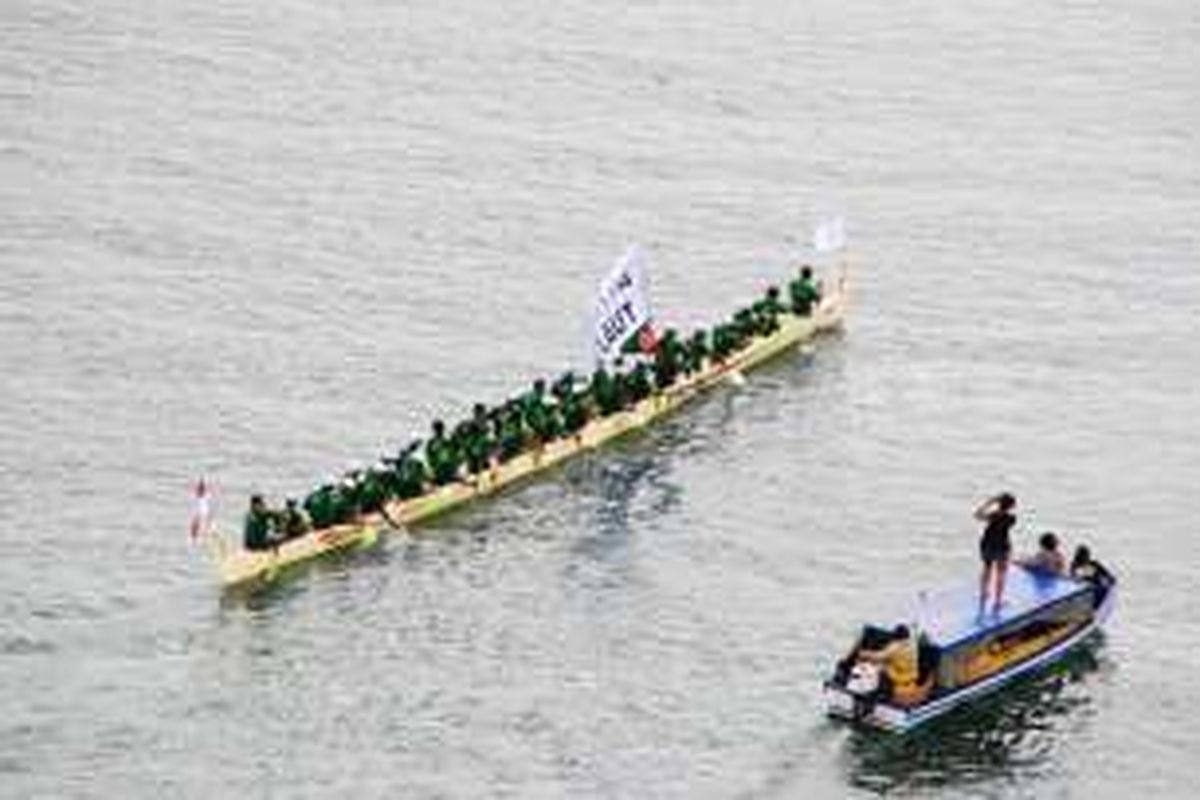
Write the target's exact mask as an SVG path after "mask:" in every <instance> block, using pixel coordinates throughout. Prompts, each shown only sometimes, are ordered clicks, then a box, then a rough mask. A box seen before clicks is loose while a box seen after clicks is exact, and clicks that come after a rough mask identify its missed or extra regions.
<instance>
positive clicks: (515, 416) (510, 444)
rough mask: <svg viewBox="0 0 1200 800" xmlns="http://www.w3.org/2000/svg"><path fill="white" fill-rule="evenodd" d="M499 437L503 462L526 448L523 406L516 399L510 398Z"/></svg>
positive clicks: (501, 418) (502, 417)
mask: <svg viewBox="0 0 1200 800" xmlns="http://www.w3.org/2000/svg"><path fill="white" fill-rule="evenodd" d="M497 439H499V442H500V461H501V462H505V461H510V460H512V459H514V458H516V457H517V456H519V455H520V454H521V451H522V450H524V449H525V423H524V419H523V416H522V414H521V406H520V404H519V403H518V402H517V401H515V400H510V401H509V402H508V404H507V405H506V406H505V408H504V411H503V413H502V415H501V417H500V432H499V434H498V435H497Z"/></svg>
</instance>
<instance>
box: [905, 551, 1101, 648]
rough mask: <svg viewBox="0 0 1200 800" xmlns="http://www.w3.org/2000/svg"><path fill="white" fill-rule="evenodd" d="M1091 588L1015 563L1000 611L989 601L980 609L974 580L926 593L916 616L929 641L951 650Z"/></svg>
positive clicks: (1010, 572) (1081, 583) (1009, 574)
mask: <svg viewBox="0 0 1200 800" xmlns="http://www.w3.org/2000/svg"><path fill="white" fill-rule="evenodd" d="M1090 591H1091V587H1090V585H1089V584H1086V583H1083V582H1081V581H1077V580H1074V579H1073V578H1066V577H1059V576H1055V575H1047V574H1044V573H1035V572H1032V571H1030V570H1028V569H1025V568H1023V567H1019V566H1016V565H1014V566H1013V567H1011V568H1010V569H1009V570H1008V575H1007V580H1006V581H1005V586H1004V602H1003V603H1002V605H1001V606H1000V611H999V613H993V612H992V607H991V602H990V601H989V603H988V605H987V606H986V608H985V609H984V611H983V613H982V614H981V613H980V608H979V584H978V583H977V582H971V583H970V584H969V585H963V586H961V587H956V588H954V589H950V590H946V591H942V592H937V593H933V594H927V595H925V596H923V597H922V599H921V601H919V602H918V604H917V608H916V611H915V614H914V615H913V619H915V620H916V622H917V625H918V627H919V628H920V630H921V631H922V632H924V634H925V635H926V636H927V637H928V638H929V641H930V642H932V643H933V644H935V645H937V646H938V647H940V648H942V649H943V650H949V649H952V648H955V647H959V646H961V645H963V644H966V643H967V642H970V641H972V640H974V639H978V638H980V637H982V636H985V635H987V634H989V633H992V632H994V631H997V630H999V629H1002V628H1008V627H1011V623H1013V622H1015V621H1017V620H1019V619H1021V618H1022V617H1026V616H1030V615H1032V614H1033V613H1034V612H1037V611H1039V610H1041V609H1043V608H1046V607H1048V606H1051V605H1055V604H1058V603H1060V602H1062V601H1064V600H1066V599H1067V598H1070V597H1075V596H1077V595H1081V594H1086V593H1088V592H1090Z"/></svg>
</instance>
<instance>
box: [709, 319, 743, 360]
mask: <svg viewBox="0 0 1200 800" xmlns="http://www.w3.org/2000/svg"><path fill="white" fill-rule="evenodd" d="M736 347H737V337H736V335H735V334H734V332H733V325H732V324H731V323H727V322H723V323H721V324H720V325H718V326H717V327H716V328H714V329H713V357H714V358H716V360H717V361H724V360H725V359H727V358H728V357H729V355H730V353H732V352H733V351H734V350H735V349H736Z"/></svg>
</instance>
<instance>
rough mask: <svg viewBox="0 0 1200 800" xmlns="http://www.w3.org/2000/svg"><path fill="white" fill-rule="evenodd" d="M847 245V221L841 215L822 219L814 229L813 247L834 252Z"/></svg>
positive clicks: (821, 251)
mask: <svg viewBox="0 0 1200 800" xmlns="http://www.w3.org/2000/svg"><path fill="white" fill-rule="evenodd" d="M845 246H846V223H845V221H844V220H843V219H842V218H841V217H833V218H832V219H826V220H822V221H821V223H820V224H819V225H817V228H816V230H814V231H813V249H814V250H816V251H817V252H818V253H832V252H834V251H835V250H841V249H842V248H843V247H845Z"/></svg>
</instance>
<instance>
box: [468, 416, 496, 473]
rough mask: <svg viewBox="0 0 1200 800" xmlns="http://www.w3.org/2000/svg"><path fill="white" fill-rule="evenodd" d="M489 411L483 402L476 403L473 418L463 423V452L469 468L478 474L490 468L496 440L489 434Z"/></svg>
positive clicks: (471, 471)
mask: <svg viewBox="0 0 1200 800" xmlns="http://www.w3.org/2000/svg"><path fill="white" fill-rule="evenodd" d="M488 428H489V426H488V412H487V407H486V406H484V404H483V403H476V404H475V408H474V411H473V412H472V415H471V419H470V420H469V421H468V422H467V423H465V424H464V425H463V436H462V439H463V452H464V454H465V455H466V459H467V470H468V471H469V472H470V473H471V474H472V475H478V474H479V473H481V472H483V471H484V470H485V469H487V468H488V462H489V461H490V460H491V457H492V449H493V446H494V442H493V441H492V438H491V437H490V436H488Z"/></svg>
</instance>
